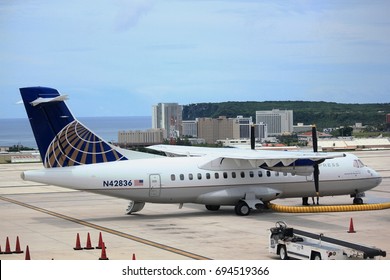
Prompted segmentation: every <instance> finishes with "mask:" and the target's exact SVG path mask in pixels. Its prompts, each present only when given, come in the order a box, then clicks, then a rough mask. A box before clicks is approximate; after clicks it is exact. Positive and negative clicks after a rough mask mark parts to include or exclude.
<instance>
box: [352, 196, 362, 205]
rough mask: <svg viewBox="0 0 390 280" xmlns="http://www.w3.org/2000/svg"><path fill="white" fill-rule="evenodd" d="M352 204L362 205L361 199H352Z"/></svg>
mask: <svg viewBox="0 0 390 280" xmlns="http://www.w3.org/2000/svg"><path fill="white" fill-rule="evenodd" d="M353 204H363V199H362V198H361V197H355V198H354V199H353Z"/></svg>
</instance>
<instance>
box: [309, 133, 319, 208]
mask: <svg viewBox="0 0 390 280" xmlns="http://www.w3.org/2000/svg"><path fill="white" fill-rule="evenodd" d="M311 133H312V139H313V152H315V153H317V152H318V137H317V127H316V126H315V125H312V127H311ZM313 167H314V172H313V179H314V188H315V190H316V195H317V204H318V198H319V196H320V168H319V166H318V163H316V164H314V166H313Z"/></svg>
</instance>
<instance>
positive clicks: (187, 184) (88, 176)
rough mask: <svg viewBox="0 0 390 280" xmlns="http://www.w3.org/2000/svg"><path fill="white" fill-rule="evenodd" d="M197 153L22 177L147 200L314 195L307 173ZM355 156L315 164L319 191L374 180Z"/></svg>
mask: <svg viewBox="0 0 390 280" xmlns="http://www.w3.org/2000/svg"><path fill="white" fill-rule="evenodd" d="M202 161H203V159H202V158H201V157H174V158H165V157H164V158H154V159H139V160H129V161H119V162H111V163H99V164H92V165H81V166H73V167H63V168H50V169H42V170H34V171H26V172H24V173H23V174H22V177H23V178H24V179H25V180H29V181H35V182H40V183H45V184H51V185H57V186H61V187H66V188H71V189H76V190H84V191H88V192H93V193H98V194H103V195H108V196H113V197H118V198H124V199H129V200H133V201H140V202H153V203H198V204H205V205H235V204H236V203H237V202H238V201H239V200H241V199H243V198H244V197H245V195H246V194H248V193H250V194H252V195H254V196H255V197H256V199H259V200H261V201H263V202H266V201H270V200H273V199H276V198H288V197H310V196H315V195H316V193H315V189H314V182H313V176H312V175H310V176H299V175H293V174H291V173H283V172H275V171H268V170H265V169H261V168H257V169H256V168H255V169H230V170H215V171H214V170H205V169H201V168H199V167H198V166H199V165H201V163H202ZM381 180H382V179H381V177H380V175H379V174H378V173H377V172H375V171H374V170H372V169H370V168H368V167H366V166H364V165H363V164H361V162H360V161H359V160H358V158H357V157H356V156H354V155H352V154H347V156H346V157H344V158H335V159H329V160H326V161H325V162H324V163H322V164H320V185H321V187H320V195H321V196H327V195H348V194H356V193H361V192H364V191H367V190H369V189H372V188H374V187H376V186H377V185H379V184H380V182H381Z"/></svg>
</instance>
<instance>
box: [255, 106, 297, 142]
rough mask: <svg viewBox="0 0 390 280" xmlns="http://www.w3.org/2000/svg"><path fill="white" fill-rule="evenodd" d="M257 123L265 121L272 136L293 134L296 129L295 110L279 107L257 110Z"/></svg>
mask: <svg viewBox="0 0 390 280" xmlns="http://www.w3.org/2000/svg"><path fill="white" fill-rule="evenodd" d="M256 123H257V124H258V123H265V124H266V125H267V131H268V135H270V136H279V135H282V134H291V133H292V132H293V130H294V128H293V111H292V110H279V109H273V110H272V111H256Z"/></svg>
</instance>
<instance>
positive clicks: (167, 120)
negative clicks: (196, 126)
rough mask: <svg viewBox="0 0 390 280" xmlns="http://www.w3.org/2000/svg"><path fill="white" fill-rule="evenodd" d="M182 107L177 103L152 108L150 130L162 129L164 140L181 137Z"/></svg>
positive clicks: (160, 104)
mask: <svg viewBox="0 0 390 280" xmlns="http://www.w3.org/2000/svg"><path fill="white" fill-rule="evenodd" d="M182 112H183V106H182V105H179V104H177V103H159V104H157V105H154V106H153V111H152V128H153V129H159V128H160V129H164V138H165V139H166V138H170V137H171V136H172V137H174V138H176V137H179V136H180V135H181V123H182Z"/></svg>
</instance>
